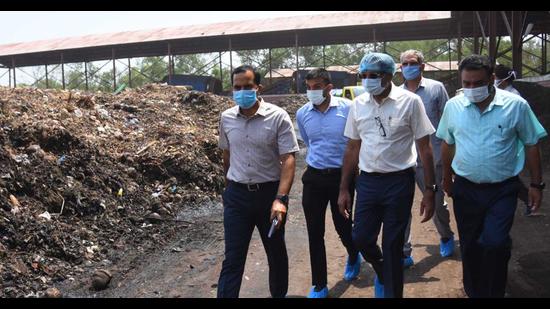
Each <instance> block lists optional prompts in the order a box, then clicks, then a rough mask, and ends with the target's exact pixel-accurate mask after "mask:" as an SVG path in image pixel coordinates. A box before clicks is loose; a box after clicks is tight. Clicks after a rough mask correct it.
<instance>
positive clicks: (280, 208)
mask: <svg viewBox="0 0 550 309" xmlns="http://www.w3.org/2000/svg"><path fill="white" fill-rule="evenodd" d="M286 210H287V208H286V206H285V204H283V202H281V201H280V200H278V199H276V200H274V201H273V205H271V216H270V217H269V222H272V221H273V219H274V218H277V221H279V222H278V223H277V225H276V226H275V228H276V229H279V228H281V226H282V225H283V224H284V219H285V216H286Z"/></svg>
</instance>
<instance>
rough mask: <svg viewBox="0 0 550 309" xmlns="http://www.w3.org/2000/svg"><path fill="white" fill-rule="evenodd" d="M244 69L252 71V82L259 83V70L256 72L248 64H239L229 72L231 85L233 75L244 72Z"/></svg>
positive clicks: (260, 78) (260, 77)
mask: <svg viewBox="0 0 550 309" xmlns="http://www.w3.org/2000/svg"><path fill="white" fill-rule="evenodd" d="M246 71H252V73H254V84H256V85H260V81H261V80H262V76H261V75H260V72H257V71H256V69H255V68H254V67H252V66H250V65H241V66H240V67H237V68H235V69H233V72H231V85H233V76H234V75H235V74H239V73H246Z"/></svg>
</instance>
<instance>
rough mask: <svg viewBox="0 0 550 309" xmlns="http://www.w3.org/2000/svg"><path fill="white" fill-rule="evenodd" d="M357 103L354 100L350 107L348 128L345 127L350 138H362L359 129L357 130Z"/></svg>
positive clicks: (345, 132)
mask: <svg viewBox="0 0 550 309" xmlns="http://www.w3.org/2000/svg"><path fill="white" fill-rule="evenodd" d="M356 104H357V103H355V102H353V103H352V104H351V106H350V108H349V113H348V119H347V120H346V128H345V129H344V136H345V137H347V138H350V139H355V140H358V139H361V136H360V135H359V131H358V130H357V120H356V112H355V109H356Z"/></svg>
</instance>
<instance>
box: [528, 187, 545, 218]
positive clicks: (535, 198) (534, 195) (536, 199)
mask: <svg viewBox="0 0 550 309" xmlns="http://www.w3.org/2000/svg"><path fill="white" fill-rule="evenodd" d="M541 202H542V190H539V189H537V188H529V207H531V212H533V213H535V212H537V210H539V208H540V203H541Z"/></svg>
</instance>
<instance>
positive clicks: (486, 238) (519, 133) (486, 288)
mask: <svg viewBox="0 0 550 309" xmlns="http://www.w3.org/2000/svg"><path fill="white" fill-rule="evenodd" d="M459 71H460V74H461V79H462V86H463V89H464V93H463V94H462V95H458V96H456V97H454V98H452V99H451V100H449V101H448V102H447V104H446V106H445V110H444V112H443V116H442V117H441V121H440V123H439V127H438V129H437V133H436V134H437V137H439V138H441V139H443V140H444V142H443V144H442V147H441V156H442V161H443V188H444V190H445V192H446V193H447V195H449V196H451V197H452V198H453V205H454V213H455V218H456V222H457V227H458V234H459V237H460V251H461V253H462V267H463V282H464V290H465V291H466V294H467V295H468V296H469V297H504V292H505V287H506V275H507V268H508V262H509V260H510V256H511V243H512V240H511V238H510V235H509V233H510V229H511V227H512V222H513V219H514V213H515V210H516V206H517V198H518V191H519V186H520V185H519V178H518V174H519V173H520V172H521V170H522V169H523V165H524V157H522V156H518V146H519V145H520V143H519V142H521V143H523V145H525V154H526V157H527V166H528V168H529V171H530V175H531V186H530V189H529V204H530V206H531V209H532V211H533V212H535V211H536V210H537V209H538V208H539V207H540V205H541V200H542V190H543V189H544V187H545V185H544V183H543V182H542V168H541V162H540V160H541V156H540V147H539V144H538V142H539V139H540V138H542V137H544V136H546V135H547V133H546V131H545V130H544V128H543V127H542V125H541V124H540V123H539V122H538V120H537V118H536V117H535V115H534V114H533V111H532V110H531V108H530V107H529V104H527V102H526V101H525V100H524V99H522V98H521V97H519V96H517V95H514V94H511V93H509V92H507V91H504V90H500V89H497V88H496V87H495V86H494V79H495V76H494V74H493V66H492V64H491V62H490V61H489V59H488V58H487V57H486V56H480V55H471V56H469V57H466V58H464V59H463V60H462V61H461V63H460V65H459ZM453 172H454V174H455V177H454V181H453V179H452V174H453Z"/></svg>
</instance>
